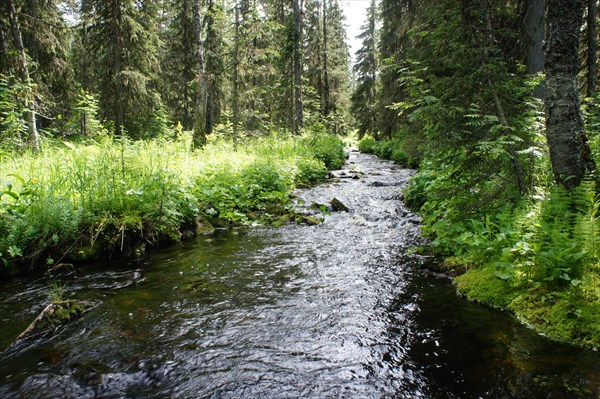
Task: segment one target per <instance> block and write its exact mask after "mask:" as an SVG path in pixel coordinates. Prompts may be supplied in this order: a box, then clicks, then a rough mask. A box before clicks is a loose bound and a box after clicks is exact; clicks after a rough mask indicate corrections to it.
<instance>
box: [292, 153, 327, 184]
mask: <svg viewBox="0 0 600 399" xmlns="http://www.w3.org/2000/svg"><path fill="white" fill-rule="evenodd" d="M296 166H297V167H298V173H297V175H296V184H297V185H298V186H308V185H312V184H316V183H318V182H321V181H323V180H325V179H327V177H328V176H329V171H328V170H327V167H326V166H325V164H324V163H323V161H321V160H319V159H313V158H298V159H297V160H296Z"/></svg>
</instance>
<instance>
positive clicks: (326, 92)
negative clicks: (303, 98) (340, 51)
mask: <svg viewBox="0 0 600 399" xmlns="http://www.w3.org/2000/svg"><path fill="white" fill-rule="evenodd" d="M327 1H328V0H323V115H325V116H327V115H329V111H330V107H331V88H330V86H329V65H328V61H329V60H328V59H327V56H328V54H327V42H328V37H327V36H328V32H327V10H328V7H327Z"/></svg>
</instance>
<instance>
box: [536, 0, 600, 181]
mask: <svg viewBox="0 0 600 399" xmlns="http://www.w3.org/2000/svg"><path fill="white" fill-rule="evenodd" d="M583 11H584V3H583V0H570V1H567V2H565V1H563V0H546V64H545V65H546V96H545V105H546V137H547V138H548V146H549V148H550V161H551V162H552V170H553V172H554V177H555V179H556V182H557V183H558V184H561V185H562V186H564V187H565V188H567V189H573V188H575V187H577V186H578V185H579V184H580V183H581V180H582V179H583V177H584V174H585V172H586V169H593V168H594V167H593V161H592V160H591V156H590V154H591V151H590V149H589V145H588V142H587V139H586V136H585V132H584V129H583V119H582V116H581V112H580V107H579V94H578V91H577V73H578V71H579V31H580V28H581V25H582V22H583Z"/></svg>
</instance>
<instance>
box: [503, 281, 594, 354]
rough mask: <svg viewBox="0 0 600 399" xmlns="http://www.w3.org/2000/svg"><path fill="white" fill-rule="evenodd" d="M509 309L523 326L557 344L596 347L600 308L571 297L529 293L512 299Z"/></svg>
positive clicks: (568, 295)
mask: <svg viewBox="0 0 600 399" xmlns="http://www.w3.org/2000/svg"><path fill="white" fill-rule="evenodd" d="M510 309H511V310H512V311H513V312H514V313H515V314H516V315H517V316H518V317H519V318H520V319H521V320H523V321H524V322H525V323H527V324H528V325H530V326H531V327H533V328H535V329H536V330H538V331H540V332H542V333H543V334H545V335H547V336H549V337H551V338H554V339H558V340H561V341H567V342H573V343H578V344H581V345H586V346H592V347H596V348H598V347H600V318H599V317H598V315H599V314H600V304H598V303H596V302H589V301H586V300H585V299H583V298H577V297H575V296H574V295H573V294H572V293H569V292H565V293H562V294H560V295H555V296H551V295H547V294H542V293H541V292H539V291H532V292H529V293H527V294H524V295H521V296H519V297H518V298H516V299H515V300H514V301H513V302H512V303H511V305H510Z"/></svg>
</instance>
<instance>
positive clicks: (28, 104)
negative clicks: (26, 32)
mask: <svg viewBox="0 0 600 399" xmlns="http://www.w3.org/2000/svg"><path fill="white" fill-rule="evenodd" d="M8 14H9V19H10V24H11V27H12V35H13V41H14V45H15V49H16V50H17V54H18V63H19V69H20V72H21V79H23V82H24V83H25V84H26V86H27V90H26V93H25V109H26V111H25V119H26V121H27V131H28V137H27V145H28V146H29V147H30V148H31V149H32V150H34V151H36V152H37V151H39V150H40V138H39V135H38V131H37V126H36V117H35V97H34V94H33V89H32V87H31V79H30V78H29V64H28V62H27V54H25V47H24V46H23V36H22V35H21V26H20V25H19V15H18V13H17V9H16V7H15V2H14V0H9V1H8Z"/></svg>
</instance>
